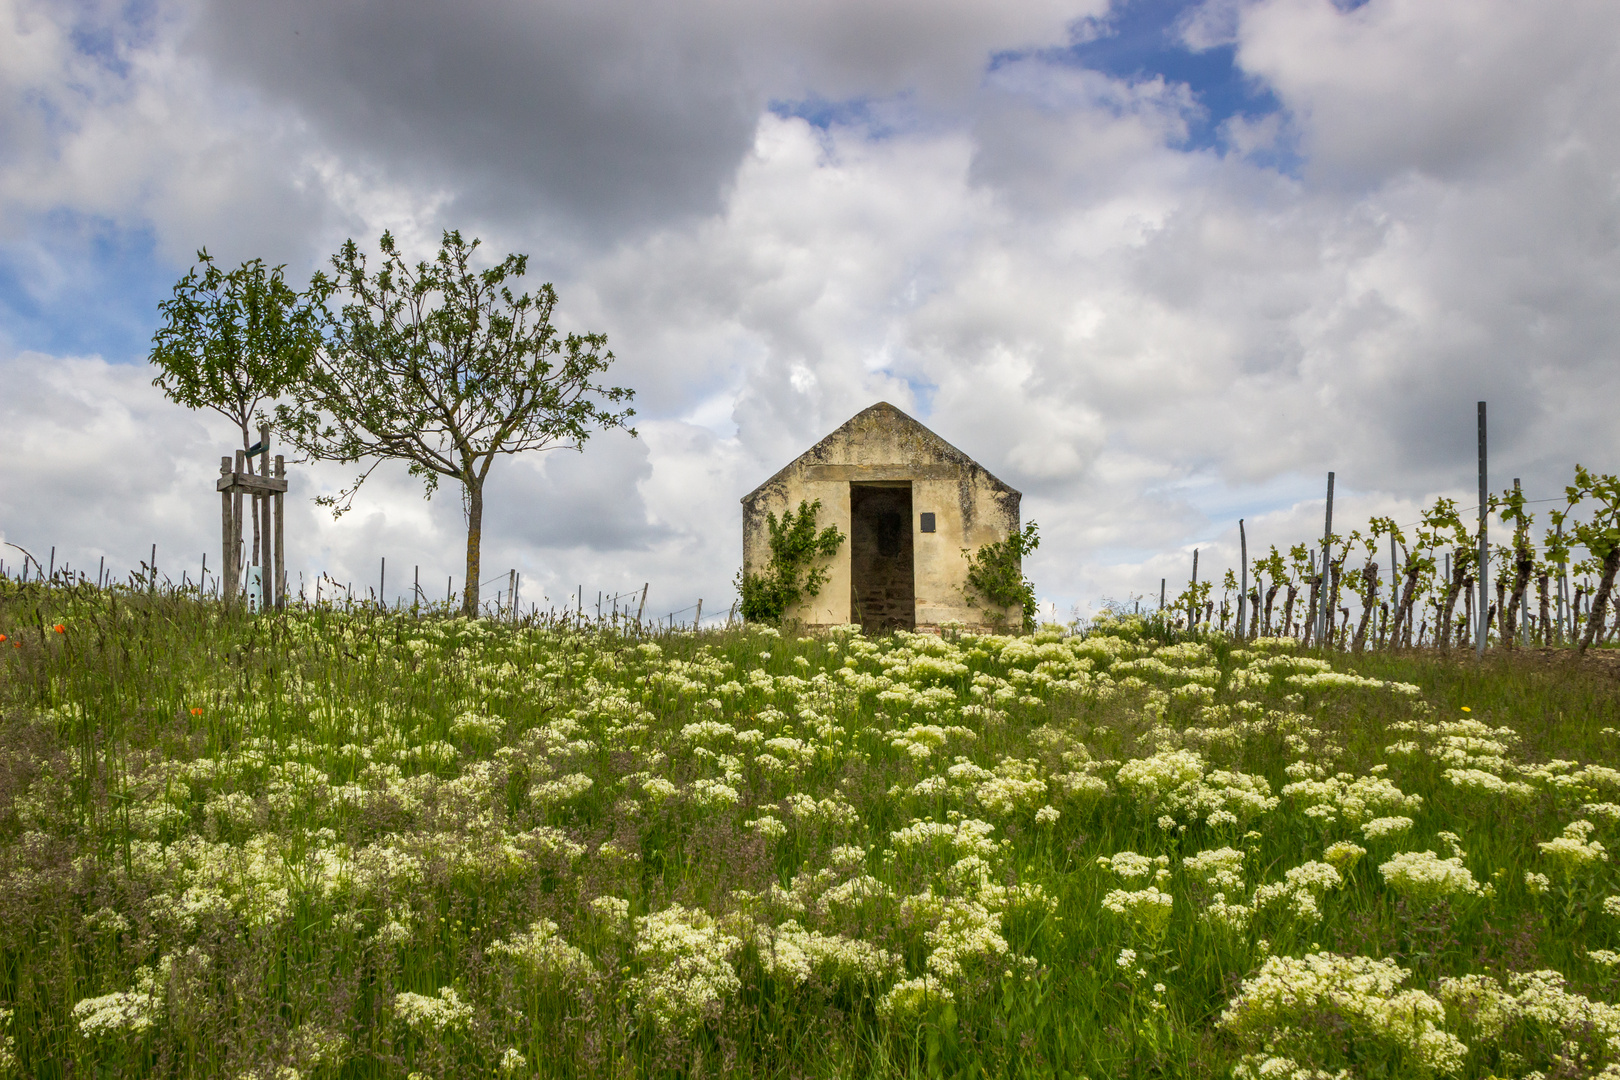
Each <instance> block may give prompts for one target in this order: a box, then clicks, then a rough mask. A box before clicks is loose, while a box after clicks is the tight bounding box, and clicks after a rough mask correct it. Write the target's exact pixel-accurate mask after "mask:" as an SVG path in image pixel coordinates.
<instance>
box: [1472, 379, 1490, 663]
mask: <svg viewBox="0 0 1620 1080" xmlns="http://www.w3.org/2000/svg"><path fill="white" fill-rule="evenodd" d="M1489 506H1490V491H1489V489H1488V488H1487V487H1486V483H1485V403H1484V402H1483V401H1482V402H1480V403H1479V621H1478V622H1476V623H1475V624H1474V654H1475V655H1476V656H1478V657H1480V658H1481V659H1483V658H1484V656H1485V639H1486V638H1487V637H1488V636H1489V634H1490V621H1491V620H1490V610H1491V609H1490V603H1491V585H1490V578H1491V548H1490V543H1489V541H1487V540H1486V537H1485V528H1486V521H1485V514H1486V511H1487V510H1488V509H1489Z"/></svg>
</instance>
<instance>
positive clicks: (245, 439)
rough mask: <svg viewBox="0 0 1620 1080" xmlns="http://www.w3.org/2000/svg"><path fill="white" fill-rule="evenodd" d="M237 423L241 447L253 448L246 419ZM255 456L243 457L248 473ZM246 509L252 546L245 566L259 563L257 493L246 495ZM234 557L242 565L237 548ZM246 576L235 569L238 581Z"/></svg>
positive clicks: (251, 435)
mask: <svg viewBox="0 0 1620 1080" xmlns="http://www.w3.org/2000/svg"><path fill="white" fill-rule="evenodd" d="M238 425H239V426H240V427H241V429H242V449H243V450H251V449H252V448H253V434H252V432H250V431H249V430H248V425H247V421H245V420H240V419H239V420H238ZM257 456H258V455H257V454H249V455H247V456H246V457H245V458H244V459H243V460H245V461H246V462H247V464H246V466H244V467H245V468H246V469H247V471H248V474H249V475H252V474H253V459H254V458H256V457H257ZM248 509H249V511H250V512H249V514H248V516H249V517H251V518H252V519H253V546H252V547H250V548H248V551H247V559H246V562H245V565H246V566H258V565H259V543H260V540H259V517H260V514H259V497H258V496H257V495H250V496H248ZM235 558H236V565H237V566H238V567H242V566H244V560H243V558H242V552H241V551H240V550H238V551H237V552H236V553H235ZM259 573H260V574H261V575H262V574H263V573H264V571H262V570H261V571H259ZM246 577H247V575H246V574H245V573H243V572H242V571H241V570H240V569H239V570H238V571H237V574H236V580H237V581H238V582H241V581H242V580H243V579H245V578H246Z"/></svg>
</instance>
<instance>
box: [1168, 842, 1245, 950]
mask: <svg viewBox="0 0 1620 1080" xmlns="http://www.w3.org/2000/svg"><path fill="white" fill-rule="evenodd" d="M1243 857H1244V856H1243V852H1241V851H1239V850H1237V849H1236V848H1230V847H1221V848H1212V849H1211V850H1209V851H1200V852H1198V853H1197V854H1196V855H1188V856H1187V857H1186V858H1184V859H1182V861H1181V868H1182V869H1183V870H1184V871H1186V873H1188V874H1189V875H1191V876H1192V878H1193V879H1194V880H1196V881H1198V882H1199V883H1200V884H1202V885H1203V886H1204V887H1205V888H1207V889H1208V890H1209V892H1210V897H1209V899H1208V900H1207V901H1206V902H1205V903H1204V904H1202V905H1201V906H1200V907H1199V909H1198V918H1199V920H1200V921H1202V922H1204V923H1206V924H1208V925H1210V926H1214V927H1218V928H1220V929H1225V930H1237V931H1241V930H1244V929H1245V928H1247V927H1248V925H1249V919H1250V917H1251V916H1252V915H1253V909H1252V908H1251V907H1249V905H1248V904H1247V903H1245V902H1244V901H1245V899H1246V892H1247V890H1246V887H1245V884H1244V876H1243Z"/></svg>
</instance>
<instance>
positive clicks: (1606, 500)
mask: <svg viewBox="0 0 1620 1080" xmlns="http://www.w3.org/2000/svg"><path fill="white" fill-rule="evenodd" d="M1564 493H1565V494H1566V495H1567V496H1568V499H1569V503H1568V509H1569V510H1573V509H1574V508H1575V507H1576V506H1577V505H1578V504H1579V503H1581V502H1582V501H1584V500H1586V499H1593V500H1595V501H1596V502H1597V504H1598V505H1597V507H1596V508H1595V509H1594V510H1593V512H1592V518H1591V520H1590V521H1584V522H1574V523H1573V529H1572V530H1571V531H1572V532H1573V534H1574V540H1575V542H1576V543H1577V544H1580V545H1581V546H1582V547H1584V548H1586V550H1587V551H1588V552H1590V553H1591V556H1592V560H1593V562H1595V563H1596V564H1597V565H1596V570H1597V573H1598V587H1597V591H1596V592H1595V593H1594V594H1593V595H1592V605H1591V608H1590V609H1589V613H1588V615H1587V618H1586V628H1585V630H1583V631H1582V633H1581V638H1580V644H1579V645H1578V646H1577V651H1578V652H1579V653H1580V654H1581V655H1583V656H1584V655H1585V654H1586V650H1587V649H1589V648H1591V647H1592V643H1593V641H1594V640H1596V641H1601V640H1602V639H1601V634H1602V632H1603V615H1604V609H1605V606H1606V605H1607V604H1608V602H1609V597H1610V594H1611V593H1612V592H1613V590H1614V579H1615V573H1616V571H1617V570H1620V478H1616V477H1615V476H1614V475H1613V474H1612V473H1594V472H1591V471H1590V470H1588V469H1586V468H1584V467H1583V466H1580V465H1577V466H1575V482H1574V483H1573V484H1571V485H1569V486H1568V487H1566V488H1565V489H1564ZM1566 513H1567V511H1566Z"/></svg>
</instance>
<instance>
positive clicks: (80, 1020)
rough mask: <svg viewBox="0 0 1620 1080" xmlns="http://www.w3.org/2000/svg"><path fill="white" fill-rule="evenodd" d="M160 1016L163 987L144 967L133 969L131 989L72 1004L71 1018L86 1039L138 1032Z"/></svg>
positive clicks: (149, 969) (149, 1025) (145, 1028)
mask: <svg viewBox="0 0 1620 1080" xmlns="http://www.w3.org/2000/svg"><path fill="white" fill-rule="evenodd" d="M162 1018H163V988H162V987H161V986H160V985H159V984H158V979H157V976H156V974H155V973H154V972H153V971H152V969H151V968H145V967H143V968H141V969H139V970H138V971H136V973H135V987H134V989H131V990H119V991H115V992H113V993H111V994H103V995H102V996H100V997H93V998H85V999H83V1000H81V1001H80V1002H78V1003H77V1004H76V1005H74V1006H73V1020H74V1022H75V1023H77V1024H78V1026H79V1031H81V1032H82V1033H83V1034H84V1035H85V1036H87V1037H89V1038H96V1037H97V1036H101V1035H109V1036H125V1035H135V1034H139V1033H140V1032H143V1031H145V1030H147V1029H148V1028H150V1027H151V1026H152V1025H153V1024H155V1023H157V1022H158V1021H159V1020H161V1019H162Z"/></svg>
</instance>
